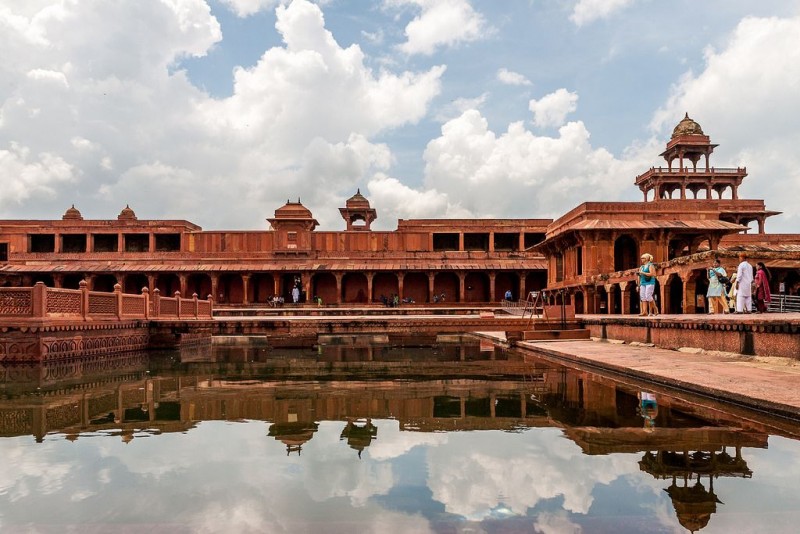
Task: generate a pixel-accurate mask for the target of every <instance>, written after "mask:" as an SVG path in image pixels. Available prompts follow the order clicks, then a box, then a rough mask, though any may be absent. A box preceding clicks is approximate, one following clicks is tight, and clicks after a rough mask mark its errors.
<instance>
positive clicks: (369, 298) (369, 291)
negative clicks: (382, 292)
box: [364, 271, 375, 304]
mask: <svg viewBox="0 0 800 534" xmlns="http://www.w3.org/2000/svg"><path fill="white" fill-rule="evenodd" d="M364 275H365V276H366V277H367V304H369V303H370V302H372V281H373V280H374V279H375V273H374V272H371V271H370V272H366V273H364Z"/></svg>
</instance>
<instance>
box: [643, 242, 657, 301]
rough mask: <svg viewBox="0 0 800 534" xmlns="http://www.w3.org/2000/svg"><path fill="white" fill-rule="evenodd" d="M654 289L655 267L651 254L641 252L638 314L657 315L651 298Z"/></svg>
mask: <svg viewBox="0 0 800 534" xmlns="http://www.w3.org/2000/svg"><path fill="white" fill-rule="evenodd" d="M655 291H656V268H655V266H654V265H653V256H652V255H650V254H648V253H646V252H645V253H644V254H642V266H641V267H639V300H640V301H641V307H640V312H639V315H658V308H657V307H656V301H655V299H654V298H653V296H654V294H655Z"/></svg>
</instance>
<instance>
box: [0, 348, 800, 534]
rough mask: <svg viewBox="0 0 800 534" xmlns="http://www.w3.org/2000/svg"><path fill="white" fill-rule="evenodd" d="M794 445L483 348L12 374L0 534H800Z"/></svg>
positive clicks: (766, 428) (788, 437)
mask: <svg viewBox="0 0 800 534" xmlns="http://www.w3.org/2000/svg"><path fill="white" fill-rule="evenodd" d="M351 341H352V340H351ZM798 436H800V427H798V426H797V425H796V424H795V423H792V422H786V421H780V420H772V419H769V418H762V417H760V416H758V415H754V414H751V413H746V412H744V411H742V410H741V409H737V408H734V407H727V406H724V405H717V404H713V403H710V402H697V401H696V400H695V399H687V398H686V397H684V396H681V395H676V394H665V393H662V392H660V391H658V390H653V389H650V388H648V387H644V386H642V385H637V384H622V383H618V382H615V381H614V380H612V379H610V378H607V377H604V376H602V375H598V374H597V373H594V372H589V371H585V370H579V369H570V368H566V367H563V366H560V365H556V364H553V363H550V362H547V361H544V360H532V359H530V358H529V357H528V358H525V359H523V357H521V356H519V355H516V354H515V353H512V352H506V351H504V350H501V349H498V348H495V347H492V346H491V345H487V344H486V343H483V344H481V342H478V341H476V340H472V339H469V338H456V339H450V340H443V341H442V342H440V343H435V344H431V345H428V346H422V345H417V346H404V347H398V346H393V345H388V344H381V343H378V344H374V343H372V344H368V346H364V345H362V344H360V343H359V342H358V341H356V342H345V343H343V344H335V343H334V344H332V345H329V346H322V347H314V348H305V349H304V348H300V349H271V348H269V347H261V348H257V347H250V346H246V347H242V346H235V347H214V348H213V349H211V348H208V347H207V348H204V349H202V350H191V351H185V352H184V353H183V354H181V353H178V352H175V353H164V354H158V355H153V354H152V353H151V354H138V353H136V354H128V355H125V356H118V357H113V358H94V359H85V360H80V361H75V362H63V363H59V364H53V365H40V366H24V365H16V366H5V367H2V368H0V454H2V458H3V460H4V461H3V468H2V469H1V470H0V531H2V532H69V531H80V532H82V533H86V532H110V531H111V532H113V531H120V532H128V531H133V530H136V531H146V532H292V533H296V532H326V533H328V532H331V533H339V532H342V533H344V532H347V533H352V532H380V533H384V532H403V533H417V532H420V533H426V532H436V533H451V532H464V533H465V532H480V533H484V532H485V533H495V532H496V533H507V532H541V533H548V534H549V533H564V532H567V533H569V532H587V533H588V532H614V533H620V532H623V533H624V532H631V533H634V532H635V533H640V532H687V531H700V530H702V531H703V532H725V533H729V532H765V531H768V532H773V533H774V532H795V531H796V530H797V529H796V526H797V524H798V523H800V513H798V510H800V483H798V480H800V442H799V441H798V440H797V437H798Z"/></svg>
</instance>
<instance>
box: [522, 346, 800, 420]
mask: <svg viewBox="0 0 800 534" xmlns="http://www.w3.org/2000/svg"><path fill="white" fill-rule="evenodd" d="M518 348H519V349H522V350H523V351H531V352H532V354H533V355H534V356H537V357H538V356H545V357H549V358H553V359H554V360H555V361H558V362H560V363H567V364H570V363H571V364H578V365H580V366H583V367H588V368H591V369H597V370H599V371H603V372H610V373H612V374H614V375H616V376H620V377H628V378H632V379H639V380H643V381H646V382H648V383H650V384H654V385H656V386H662V387H664V388H668V389H669V390H673V391H674V390H677V391H683V392H689V393H692V394H696V395H699V396H702V397H707V398H712V399H715V400H722V401H726V402H730V403H733V404H735V405H738V406H742V407H745V408H748V409H751V410H757V411H760V412H763V413H769V414H773V415H779V416H782V417H786V418H790V419H793V420H800V362H796V361H795V360H792V359H778V358H761V357H757V358H754V357H744V356H740V355H733V354H719V353H717V354H714V353H686V352H679V351H674V350H666V349H660V348H655V347H643V346H631V345H623V344H616V343H608V342H598V341H565V342H559V343H543V342H533V341H524V342H520V343H519V344H518Z"/></svg>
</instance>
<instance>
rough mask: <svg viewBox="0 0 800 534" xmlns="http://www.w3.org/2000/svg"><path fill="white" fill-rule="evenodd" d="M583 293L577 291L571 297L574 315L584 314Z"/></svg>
mask: <svg viewBox="0 0 800 534" xmlns="http://www.w3.org/2000/svg"><path fill="white" fill-rule="evenodd" d="M583 300H584V297H583V291H582V290H580V289H578V290H576V291H575V295H574V296H573V301H574V302H575V313H576V314H578V313H584V304H583Z"/></svg>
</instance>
